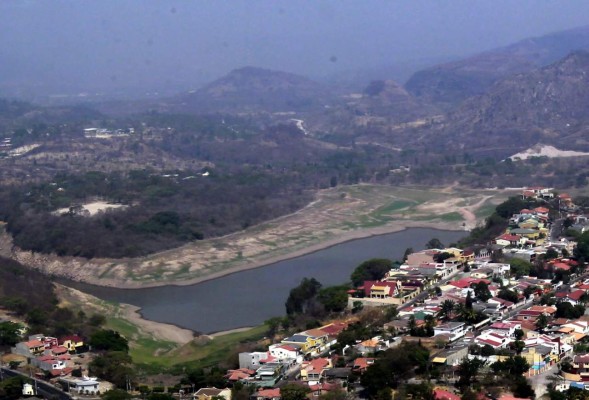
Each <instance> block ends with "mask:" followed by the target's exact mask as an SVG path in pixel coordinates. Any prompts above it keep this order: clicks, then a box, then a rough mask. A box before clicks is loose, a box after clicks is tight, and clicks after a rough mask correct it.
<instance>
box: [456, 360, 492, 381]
mask: <svg viewBox="0 0 589 400" xmlns="http://www.w3.org/2000/svg"><path fill="white" fill-rule="evenodd" d="M483 365H485V362H484V361H482V360H479V359H478V358H473V359H472V360H469V359H468V358H467V357H465V358H464V359H463V360H462V362H461V363H460V364H459V365H458V376H459V379H458V382H457V383H456V386H458V387H469V386H470V385H472V383H473V382H474V381H475V380H476V377H477V375H478V373H479V370H480V369H481V368H482V367H483Z"/></svg>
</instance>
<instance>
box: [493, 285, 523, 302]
mask: <svg viewBox="0 0 589 400" xmlns="http://www.w3.org/2000/svg"><path fill="white" fill-rule="evenodd" d="M497 297H499V298H500V299H503V300H507V301H511V302H512V303H514V304H515V303H517V301H518V296H517V293H516V292H515V291H513V290H509V289H507V288H502V289H500V290H499V293H497Z"/></svg>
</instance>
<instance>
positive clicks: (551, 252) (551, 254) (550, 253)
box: [544, 247, 558, 260]
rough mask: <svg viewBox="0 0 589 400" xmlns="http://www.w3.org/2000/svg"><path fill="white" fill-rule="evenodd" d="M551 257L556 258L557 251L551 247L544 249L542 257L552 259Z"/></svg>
mask: <svg viewBox="0 0 589 400" xmlns="http://www.w3.org/2000/svg"><path fill="white" fill-rule="evenodd" d="M553 258H558V252H557V251H556V250H554V249H553V248H552V247H551V248H549V249H548V250H546V254H544V259H545V260H552V259H553Z"/></svg>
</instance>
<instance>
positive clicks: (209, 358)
mask: <svg viewBox="0 0 589 400" xmlns="http://www.w3.org/2000/svg"><path fill="white" fill-rule="evenodd" d="M267 330H268V328H267V327H266V325H260V326H256V327H254V328H251V329H248V330H246V331H242V332H233V333H228V334H226V335H221V336H217V337H214V338H213V339H212V340H211V341H209V342H207V343H197V341H193V342H190V343H188V344H186V345H184V346H182V347H180V348H178V349H176V350H173V351H171V352H169V353H168V354H165V355H161V356H159V357H158V358H157V360H158V362H160V363H162V364H163V365H170V366H174V367H175V368H182V367H186V368H203V367H209V366H212V365H217V364H218V363H220V362H221V361H224V360H226V359H227V358H228V357H229V356H230V355H231V353H232V352H233V351H235V349H236V348H237V347H238V345H239V344H240V343H246V342H252V341H256V340H260V339H262V338H263V337H264V336H265V335H266V332H267Z"/></svg>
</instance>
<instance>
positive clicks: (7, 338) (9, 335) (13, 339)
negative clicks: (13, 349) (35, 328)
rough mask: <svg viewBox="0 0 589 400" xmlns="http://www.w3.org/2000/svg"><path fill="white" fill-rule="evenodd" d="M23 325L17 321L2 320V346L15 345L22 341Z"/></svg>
mask: <svg viewBox="0 0 589 400" xmlns="http://www.w3.org/2000/svg"><path fill="white" fill-rule="evenodd" d="M21 329H22V326H21V325H20V324H17V323H15V322H11V321H5V322H0V346H14V345H15V344H16V343H18V342H19V341H20V330H21Z"/></svg>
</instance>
